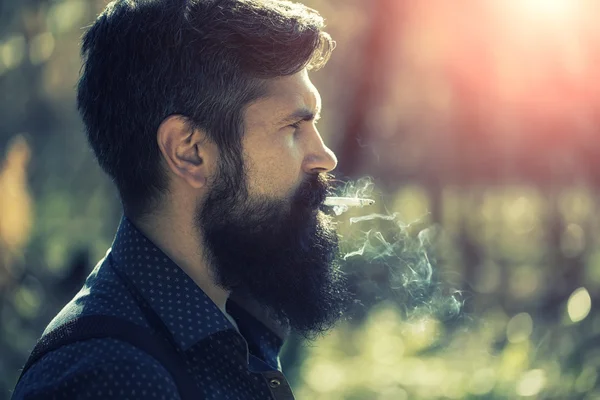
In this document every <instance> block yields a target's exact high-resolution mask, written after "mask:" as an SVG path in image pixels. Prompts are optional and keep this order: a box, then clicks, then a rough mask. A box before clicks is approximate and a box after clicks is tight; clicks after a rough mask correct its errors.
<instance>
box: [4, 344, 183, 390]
mask: <svg viewBox="0 0 600 400" xmlns="http://www.w3.org/2000/svg"><path fill="white" fill-rule="evenodd" d="M29 398H31V399H36V398H40V399H42V398H43V399H52V398H55V399H106V398H129V399H148V398H155V399H167V400H171V399H173V400H174V399H179V395H178V394H177V387H176V385H175V383H174V381H173V379H172V377H171V375H170V374H169V373H168V372H167V370H166V369H165V368H164V367H163V366H162V365H161V364H160V363H159V362H158V361H156V360H155V359H154V358H153V357H151V356H149V355H148V354H146V353H144V352H143V351H141V350H139V349H138V348H136V347H134V346H133V345H131V344H129V343H125V342H122V341H119V340H116V339H110V338H103V339H91V340H86V341H82V342H77V343H73V344H70V345H67V346H64V347H61V348H60V349H58V350H55V351H53V352H51V353H48V354H47V355H45V356H44V357H43V358H42V359H40V360H39V361H38V362H37V363H36V364H34V365H33V366H32V367H31V368H30V369H29V370H28V371H27V373H26V374H25V375H24V376H23V378H22V379H21V381H20V382H19V384H18V385H17V387H16V388H15V391H14V394H13V399H29Z"/></svg>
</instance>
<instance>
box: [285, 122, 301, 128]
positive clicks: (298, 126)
mask: <svg viewBox="0 0 600 400" xmlns="http://www.w3.org/2000/svg"><path fill="white" fill-rule="evenodd" d="M301 123H302V121H298V122H294V123H293V124H290V125H288V126H291V127H292V128H294V129H298V128H300V124H301Z"/></svg>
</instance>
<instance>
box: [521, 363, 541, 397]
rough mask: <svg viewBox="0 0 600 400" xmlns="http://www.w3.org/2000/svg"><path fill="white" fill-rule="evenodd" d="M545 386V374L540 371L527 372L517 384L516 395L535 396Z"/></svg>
mask: <svg viewBox="0 0 600 400" xmlns="http://www.w3.org/2000/svg"><path fill="white" fill-rule="evenodd" d="M544 386H546V373H545V372H544V371H543V370H541V369H532V370H530V371H527V372H526V373H525V374H523V376H522V377H521V380H520V381H519V382H518V383H517V394H519V395H520V396H526V397H529V396H535V395H537V394H538V393H539V392H540V391H541V390H542V389H543V388H544Z"/></svg>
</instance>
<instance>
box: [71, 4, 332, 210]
mask: <svg viewBox="0 0 600 400" xmlns="http://www.w3.org/2000/svg"><path fill="white" fill-rule="evenodd" d="M323 26H324V22H323V18H322V17H321V16H320V15H319V13H318V12H317V11H315V10H313V9H311V8H308V7H306V6H304V5H301V4H296V3H292V2H288V1H278V0H117V1H113V2H112V3H110V4H108V6H107V7H106V9H105V10H104V11H103V12H102V14H100V16H99V17H98V18H97V19H96V21H95V22H94V23H93V25H92V26H91V27H90V28H89V29H88V30H87V32H86V33H85V35H84V36H83V44H82V57H83V67H82V72H81V77H80V80H79V83H78V90H77V107H78V109H79V111H80V113H81V115H82V119H83V122H84V124H85V127H86V133H87V137H88V141H89V143H90V145H91V148H92V149H93V151H94V153H95V155H96V157H97V159H98V162H99V164H100V166H101V168H102V169H103V170H104V171H105V172H106V173H107V174H108V175H109V176H110V177H111V178H112V180H113V181H114V183H115V185H116V186H117V189H118V191H119V194H120V197H121V202H122V204H123V208H124V210H125V213H126V214H127V215H128V216H130V217H139V216H142V215H144V214H145V213H147V212H148V211H150V209H151V207H152V206H153V204H155V201H156V200H158V199H160V198H161V195H162V194H164V192H165V191H166V190H167V186H168V182H167V175H166V173H165V171H164V168H163V167H162V163H161V154H160V150H159V147H158V144H157V140H156V133H157V130H158V127H159V126H160V124H161V122H162V121H163V120H164V119H165V118H167V117H168V116H170V115H175V114H179V115H182V116H184V117H185V118H186V120H187V122H188V123H189V125H190V127H191V128H201V129H204V130H205V131H206V132H207V135H208V136H209V138H210V139H211V140H213V141H214V142H215V143H216V145H217V146H218V148H219V149H220V158H221V165H225V166H227V167H228V168H236V169H239V168H242V166H243V162H242V161H241V160H242V159H243V158H242V155H241V138H242V135H243V112H244V110H245V107H246V106H247V105H248V104H249V103H250V102H252V101H254V100H256V99H258V98H260V97H262V96H264V95H265V88H266V82H268V79H270V78H275V77H280V76H287V75H292V74H295V73H297V72H299V71H301V70H302V69H304V68H307V69H317V68H320V67H321V66H323V65H324V64H325V63H326V62H327V60H328V59H329V56H330V54H331V51H332V50H333V48H334V47H335V42H334V41H333V40H332V39H331V37H330V36H329V35H328V34H327V33H326V32H324V31H323V30H322V28H323ZM234 187H235V186H234Z"/></svg>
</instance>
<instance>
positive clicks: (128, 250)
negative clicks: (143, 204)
mask: <svg viewBox="0 0 600 400" xmlns="http://www.w3.org/2000/svg"><path fill="white" fill-rule="evenodd" d="M111 252H112V257H113V259H114V261H115V264H116V266H115V267H116V268H119V270H120V271H122V272H123V273H124V274H126V276H127V277H128V278H129V279H130V280H131V282H132V283H133V284H134V285H135V287H136V288H137V289H138V290H139V291H140V293H141V295H142V296H143V297H144V299H145V300H146V301H147V302H148V304H149V305H150V307H152V309H153V310H154V311H155V312H156V313H157V314H158V315H159V317H160V318H161V319H162V321H163V322H164V323H165V325H166V326H167V328H168V329H169V330H170V331H171V333H172V334H173V337H174V338H175V341H176V342H177V344H178V345H179V346H181V348H182V349H183V350H187V349H188V348H190V347H191V346H192V345H194V344H195V343H197V342H198V341H200V340H202V339H204V338H206V337H208V336H210V335H213V334H215V333H217V332H221V331H225V330H230V329H231V330H235V328H234V327H233V325H232V324H231V322H229V320H228V319H227V317H225V315H224V314H223V313H222V312H221V310H220V309H219V307H217V305H216V304H215V303H214V302H213V301H212V300H211V299H210V297H208V295H206V293H204V291H202V289H200V288H199V287H198V285H196V283H195V282H194V281H193V280H192V279H191V278H190V277H189V276H188V275H187V274H186V273H185V272H184V271H183V270H182V269H181V268H179V266H177V264H175V262H174V261H173V260H171V259H170V258H169V257H168V256H167V255H166V254H165V253H164V252H162V251H161V250H160V249H159V248H158V247H157V246H156V245H155V244H153V243H152V242H151V241H150V240H149V239H148V238H146V237H145V236H144V234H142V233H141V232H140V231H139V230H138V229H137V228H136V227H135V226H134V225H133V223H132V222H131V221H130V220H129V219H128V218H127V217H123V218H122V219H121V223H120V224H119V228H118V230H117V234H116V236H115V239H114V242H113V244H112V250H111Z"/></svg>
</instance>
